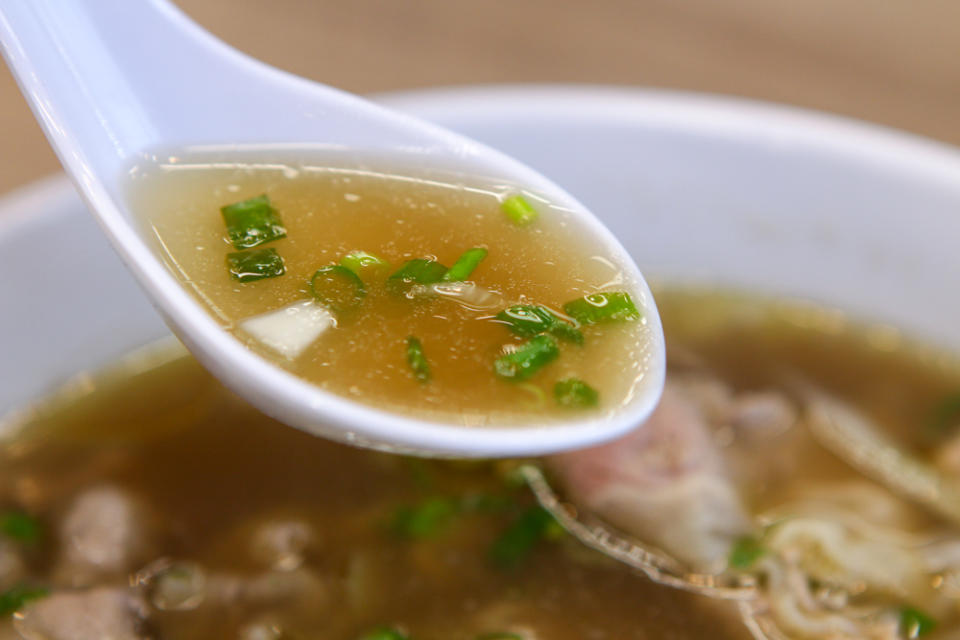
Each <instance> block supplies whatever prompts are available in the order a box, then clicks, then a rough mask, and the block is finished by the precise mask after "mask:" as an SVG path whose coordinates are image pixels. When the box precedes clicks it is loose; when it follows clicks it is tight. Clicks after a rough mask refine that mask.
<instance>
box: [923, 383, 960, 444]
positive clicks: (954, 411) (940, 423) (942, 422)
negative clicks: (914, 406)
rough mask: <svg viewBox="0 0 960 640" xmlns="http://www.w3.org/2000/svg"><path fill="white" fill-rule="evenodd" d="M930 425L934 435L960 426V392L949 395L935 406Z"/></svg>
mask: <svg viewBox="0 0 960 640" xmlns="http://www.w3.org/2000/svg"><path fill="white" fill-rule="evenodd" d="M929 425H930V430H931V431H932V432H934V434H933V435H940V434H944V433H946V432H947V431H950V430H952V428H953V427H956V426H960V393H954V394H951V395H949V396H947V397H946V398H944V399H943V400H941V401H940V402H939V403H938V404H937V405H936V406H935V407H934V408H933V411H931V413H930V419H929Z"/></svg>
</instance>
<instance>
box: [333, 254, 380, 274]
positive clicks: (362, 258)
mask: <svg viewBox="0 0 960 640" xmlns="http://www.w3.org/2000/svg"><path fill="white" fill-rule="evenodd" d="M340 264H341V265H343V266H344V267H346V268H347V269H350V271H353V272H354V273H355V274H357V275H360V273H361V272H363V271H365V270H367V269H381V268H386V267H389V266H390V263H389V262H387V261H386V260H384V259H383V258H381V257H380V256H376V255H374V254H372V253H367V252H366V251H351V252H350V253H348V254H347V255H345V256H343V257H342V258H340Z"/></svg>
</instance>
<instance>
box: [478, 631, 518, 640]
mask: <svg viewBox="0 0 960 640" xmlns="http://www.w3.org/2000/svg"><path fill="white" fill-rule="evenodd" d="M473 640H523V636H521V635H520V634H519V633H513V632H511V631H490V632H488V633H481V634H480V635H478V636H475V637H474V639H473Z"/></svg>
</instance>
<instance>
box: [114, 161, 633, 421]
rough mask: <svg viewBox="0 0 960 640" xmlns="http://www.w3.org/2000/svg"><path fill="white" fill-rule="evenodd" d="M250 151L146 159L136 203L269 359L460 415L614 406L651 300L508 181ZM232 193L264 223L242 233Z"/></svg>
mask: <svg viewBox="0 0 960 640" xmlns="http://www.w3.org/2000/svg"><path fill="white" fill-rule="evenodd" d="M262 156H263V154H260V160H254V159H252V158H256V157H257V156H251V157H247V156H242V155H234V156H209V157H207V156H203V155H196V156H187V157H184V158H178V159H171V160H170V161H167V162H161V163H158V164H156V165H149V166H141V167H138V168H137V169H136V170H135V171H134V172H133V175H134V187H135V188H134V189H133V191H132V194H133V195H132V198H133V202H134V204H135V207H136V208H137V210H139V211H141V212H142V214H143V216H144V220H145V224H147V225H149V227H150V228H151V229H152V231H153V232H154V234H155V237H156V239H157V251H158V252H159V253H160V255H161V256H162V258H163V259H164V261H165V262H166V263H167V265H168V266H169V267H170V269H171V271H172V272H173V273H174V274H175V275H176V276H177V277H178V278H179V279H180V280H181V282H183V283H184V285H185V286H187V287H188V288H189V289H190V290H191V291H192V292H193V293H194V294H195V296H196V297H197V298H198V299H199V300H200V301H201V302H202V303H203V304H204V305H205V306H206V307H207V308H208V309H209V310H210V312H211V313H212V314H213V315H214V317H216V318H217V319H218V320H219V321H220V323H221V324H222V325H223V326H224V327H225V328H227V329H228V330H230V331H231V332H232V333H233V334H234V335H235V336H236V337H237V338H239V339H240V340H242V341H244V342H245V343H246V344H247V345H248V346H249V347H250V348H252V349H254V350H255V351H257V352H258V353H260V354H261V355H263V356H264V357H266V358H269V359H270V360H271V361H273V362H275V363H277V364H279V365H280V366H282V367H284V368H286V369H288V370H290V371H292V372H293V373H295V374H297V375H299V376H301V377H303V378H305V379H306V380H309V381H310V382H313V383H315V384H317V385H319V386H321V387H323V388H324V389H327V390H330V391H333V392H335V393H337V394H340V395H343V396H347V397H349V398H352V399H356V400H358V401H361V402H364V403H368V404H371V405H375V406H378V407H381V408H385V409H389V410H391V411H399V412H406V413H413V414H416V415H417V416H420V417H426V418H428V419H429V418H435V419H437V420H440V421H447V422H456V423H465V424H470V425H474V424H476V425H482V424H509V423H522V422H529V421H531V420H536V421H550V420H551V419H568V418H569V417H570V415H571V411H576V410H578V409H579V410H580V411H581V412H583V411H586V412H588V413H590V412H600V413H602V412H605V411H614V410H615V409H616V408H617V407H618V406H620V405H622V404H624V403H626V402H628V401H629V399H630V398H631V397H632V396H633V394H634V393H635V392H636V391H637V389H638V387H639V386H640V385H642V384H643V383H644V372H645V368H646V366H647V362H648V359H649V358H650V357H651V354H650V353H649V352H648V350H647V343H648V339H647V338H648V333H649V327H648V326H647V322H646V319H645V317H644V315H643V313H644V305H645V304H646V301H645V300H643V299H634V298H636V294H635V293H632V292H633V291H634V290H635V287H634V283H632V282H630V281H629V280H628V278H627V277H626V276H625V274H624V271H623V270H622V269H621V267H620V265H617V264H613V263H612V262H611V261H610V259H609V256H606V255H605V254H604V250H603V248H602V247H598V246H596V245H593V244H590V243H589V242H587V241H586V239H585V234H584V233H583V230H582V229H581V228H580V227H579V226H578V225H576V224H575V223H574V221H573V220H572V218H571V216H570V214H569V213H568V212H566V211H564V210H562V209H560V208H557V207H554V206H552V205H551V204H550V203H549V202H546V201H543V200H542V199H538V198H537V196H536V194H531V193H526V192H522V190H521V189H519V188H518V187H517V186H515V185H506V184H500V183H495V182H487V183H484V182H480V181H478V180H471V181H465V180H464V178H463V177H462V176H458V175H452V174H448V173H446V174H444V173H439V172H429V171H424V172H422V173H421V174H418V175H417V176H414V177H411V176H410V175H402V174H398V173H393V172H390V171H388V170H384V169H371V168H369V167H364V166H356V165H342V166H338V165H336V163H334V162H331V161H330V159H329V158H328V159H326V160H324V159H323V158H317V159H316V161H315V162H304V161H303V160H302V159H300V160H297V161H293V160H291V159H290V154H289V153H288V154H287V155H286V156H284V155H283V154H280V155H278V159H277V160H276V161H272V162H265V161H263V159H262ZM261 196H262V197H263V199H262V200H257V199H258V198H261ZM236 203H241V204H240V205H237V206H240V207H241V208H243V207H246V208H248V209H249V208H251V207H252V208H254V209H259V210H260V213H262V214H263V216H264V217H263V218H262V219H261V222H262V223H263V224H262V225H260V226H259V227H258V226H257V223H251V224H253V227H252V230H248V231H250V233H249V234H247V236H244V235H243V233H242V230H238V229H239V227H238V226H237V225H238V224H240V223H239V222H237V220H233V222H231V218H230V216H231V215H232V214H231V213H230V210H229V205H236ZM225 206H227V207H228V210H224V212H223V214H221V209H222V208H224V207H225ZM234 213H236V211H234ZM244 215H246V214H244ZM251 215H254V214H251ZM256 215H260V214H256ZM256 215H254V217H256ZM518 216H519V217H518ZM241 217H242V216H241ZM225 221H227V222H228V224H225ZM241 222H242V220H241ZM240 226H242V224H241V225H240ZM251 234H252V236H256V237H253V238H252V239H251V238H250V237H249V236H251ZM258 234H259V235H258ZM231 241H232V244H231ZM253 243H259V244H255V245H254V248H245V249H239V250H238V248H239V247H248V246H249V245H251V244H253ZM265 250H269V251H272V252H274V253H273V254H270V256H267V257H265V258H263V260H265V261H266V263H269V262H270V261H271V260H280V261H281V262H282V265H283V266H282V269H283V272H282V273H279V272H276V271H270V272H269V273H270V274H271V275H272V277H264V278H261V279H257V280H251V281H240V280H238V279H237V278H238V276H237V273H235V272H236V271H237V268H235V267H236V265H235V264H234V266H233V267H231V266H230V265H228V260H240V259H241V258H234V257H231V258H228V255H229V256H249V255H261V254H258V253H256V252H260V251H265ZM266 263H263V261H261V263H260V264H261V266H262V265H263V264H266ZM278 264H279V263H278ZM448 267H449V270H448ZM257 268H259V267H258V266H257V265H253V266H252V267H251V266H250V265H248V266H247V270H248V271H250V270H251V269H252V270H253V271H255V270H256V269H257ZM264 268H266V269H268V271H269V269H270V265H269V264H267V265H266V266H265V267H264ZM242 269H243V267H240V270H241V271H242ZM232 271H233V272H232ZM621 292H626V293H627V295H628V296H631V298H630V299H629V300H625V299H623V298H622V296H621ZM591 294H594V296H593V297H590V298H587V299H584V296H590V295H591ZM596 294H600V297H597V296H596ZM604 296H607V297H604ZM578 300H579V302H578ZM597 301H599V303H598V304H597V305H592V304H590V302H597ZM568 303H572V304H573V306H567V305H568ZM318 308H319V310H318ZM584 309H586V310H587V311H588V313H587V314H586V315H584V313H583V310H584ZM618 310H619V311H618ZM631 310H632V311H631ZM594 311H596V312H598V313H601V315H602V314H603V313H606V312H608V311H612V312H613V313H612V314H608V315H609V317H606V318H599V319H600V321H598V322H592V320H593V319H592V318H590V317H589V316H590V312H594ZM326 312H329V314H328V313H326ZM291 315H293V316H296V318H299V319H301V320H303V322H302V323H299V322H298V323H295V326H293V327H291V326H290V325H289V322H287V321H288V320H289V319H290V317H291ZM278 318H279V320H278ZM251 319H255V320H251ZM311 322H312V324H311ZM571 381H577V382H582V383H583V385H586V386H583V385H580V384H576V383H575V382H571ZM558 385H559V386H558ZM590 390H592V391H593V392H595V393H591V391H590Z"/></svg>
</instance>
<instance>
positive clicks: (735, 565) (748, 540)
mask: <svg viewBox="0 0 960 640" xmlns="http://www.w3.org/2000/svg"><path fill="white" fill-rule="evenodd" d="M766 553H767V550H766V549H765V548H764V546H763V545H762V544H761V543H760V540H758V539H757V538H755V537H754V536H742V537H741V538H738V539H737V540H736V541H735V542H734V543H733V546H732V547H731V548H730V556H729V557H728V558H727V564H728V565H730V567H731V568H732V569H749V568H750V567H752V566H753V565H754V563H755V562H756V561H757V560H759V559H760V558H762V557H763V556H764V555H765V554H766Z"/></svg>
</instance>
